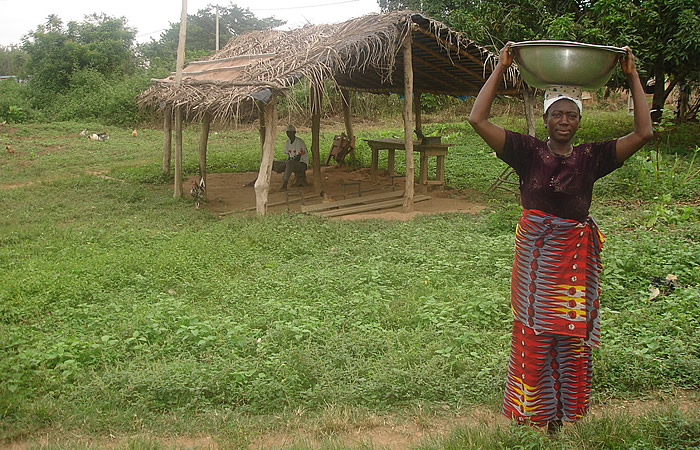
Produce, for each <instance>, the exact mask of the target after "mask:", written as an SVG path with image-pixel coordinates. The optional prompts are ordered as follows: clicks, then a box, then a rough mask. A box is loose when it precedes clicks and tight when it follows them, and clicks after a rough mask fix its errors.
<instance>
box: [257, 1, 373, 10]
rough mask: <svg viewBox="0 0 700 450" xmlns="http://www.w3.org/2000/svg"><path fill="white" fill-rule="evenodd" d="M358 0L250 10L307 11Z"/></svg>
mask: <svg viewBox="0 0 700 450" xmlns="http://www.w3.org/2000/svg"><path fill="white" fill-rule="evenodd" d="M359 1H360V0H345V1H342V2H333V3H321V4H319V5H308V6H288V7H286V8H255V9H252V8H251V9H250V10H251V11H279V10H288V9H308V8H320V7H322V6H333V5H342V4H343V3H356V2H359Z"/></svg>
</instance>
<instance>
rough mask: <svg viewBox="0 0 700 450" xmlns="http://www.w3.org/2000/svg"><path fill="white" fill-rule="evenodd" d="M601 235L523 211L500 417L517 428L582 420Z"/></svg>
mask: <svg viewBox="0 0 700 450" xmlns="http://www.w3.org/2000/svg"><path fill="white" fill-rule="evenodd" d="M603 240H604V236H603V235H602V234H601V233H600V231H599V230H598V228H597V227H596V225H595V223H594V222H593V220H592V219H589V220H587V221H586V222H585V223H579V222H576V221H573V220H568V219H562V218H560V217H556V216H552V215H549V214H546V213H543V212H541V211H537V210H527V209H526V210H524V211H523V215H522V217H521V219H520V221H519V222H518V228H517V231H516V249H515V259H514V263H513V274H512V280H511V306H512V309H513V315H514V321H513V336H512V342H511V352H510V360H509V365H508V376H507V380H506V390H505V396H504V402H503V413H504V414H505V415H506V416H508V417H510V418H512V419H513V420H516V421H517V422H519V423H533V424H537V425H540V424H541V425H543V424H546V423H548V422H551V421H558V420H561V421H566V422H573V421H576V420H578V419H580V418H581V417H583V415H584V414H585V413H586V411H587V409H588V403H589V399H590V391H591V380H592V375H593V372H592V357H591V354H592V350H591V348H592V347H597V346H599V340H600V315H599V307H598V297H599V294H600V289H599V284H598V278H599V274H600V269H601V265H600V252H601V250H602V244H603Z"/></svg>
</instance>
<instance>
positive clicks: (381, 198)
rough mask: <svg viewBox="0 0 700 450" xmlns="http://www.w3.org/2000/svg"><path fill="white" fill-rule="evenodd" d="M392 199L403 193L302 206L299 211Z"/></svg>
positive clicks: (386, 193)
mask: <svg viewBox="0 0 700 450" xmlns="http://www.w3.org/2000/svg"><path fill="white" fill-rule="evenodd" d="M394 197H403V191H391V192H383V193H381V194H374V195H369V196H364V197H353V198H346V199H343V200H338V201H335V202H328V203H317V204H315V205H304V206H302V208H301V211H302V212H305V213H308V212H317V211H323V210H326V209H335V208H340V207H342V206H350V205H358V204H362V203H365V204H366V203H372V202H376V201H378V200H386V199H388V198H394Z"/></svg>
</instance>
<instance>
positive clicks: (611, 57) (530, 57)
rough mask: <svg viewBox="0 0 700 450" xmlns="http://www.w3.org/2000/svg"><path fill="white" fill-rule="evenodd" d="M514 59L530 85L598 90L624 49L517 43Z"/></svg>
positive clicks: (574, 44)
mask: <svg viewBox="0 0 700 450" xmlns="http://www.w3.org/2000/svg"><path fill="white" fill-rule="evenodd" d="M510 48H511V49H513V52H514V54H513V58H514V60H515V62H516V63H517V64H518V69H520V75H521V76H522V77H523V80H525V82H526V83H527V84H529V85H530V86H533V87H538V88H541V89H546V88H547V87H549V86H553V85H567V86H579V87H581V88H582V89H591V90H592V89H598V88H600V87H603V86H605V83H607V82H608V80H609V79H610V76H611V75H612V72H613V69H615V65H616V64H617V61H618V59H619V58H620V56H621V55H625V54H626V52H625V50H624V49H622V48H619V47H610V46H603V45H593V44H583V43H581V42H571V41H524V42H515V43H513V44H512V45H511V47H510Z"/></svg>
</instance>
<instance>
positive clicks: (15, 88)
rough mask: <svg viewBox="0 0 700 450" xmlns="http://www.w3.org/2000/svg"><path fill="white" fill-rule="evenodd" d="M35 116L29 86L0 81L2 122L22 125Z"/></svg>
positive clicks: (12, 81) (15, 82)
mask: <svg viewBox="0 0 700 450" xmlns="http://www.w3.org/2000/svg"><path fill="white" fill-rule="evenodd" d="M33 115H34V110H33V108H32V105H31V103H30V101H29V96H28V93H27V86H26V85H25V84H23V83H18V82H17V81H15V80H4V81H0V122H2V121H7V122H8V123H22V122H26V121H27V120H30V119H31V118H32V116H33Z"/></svg>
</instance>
